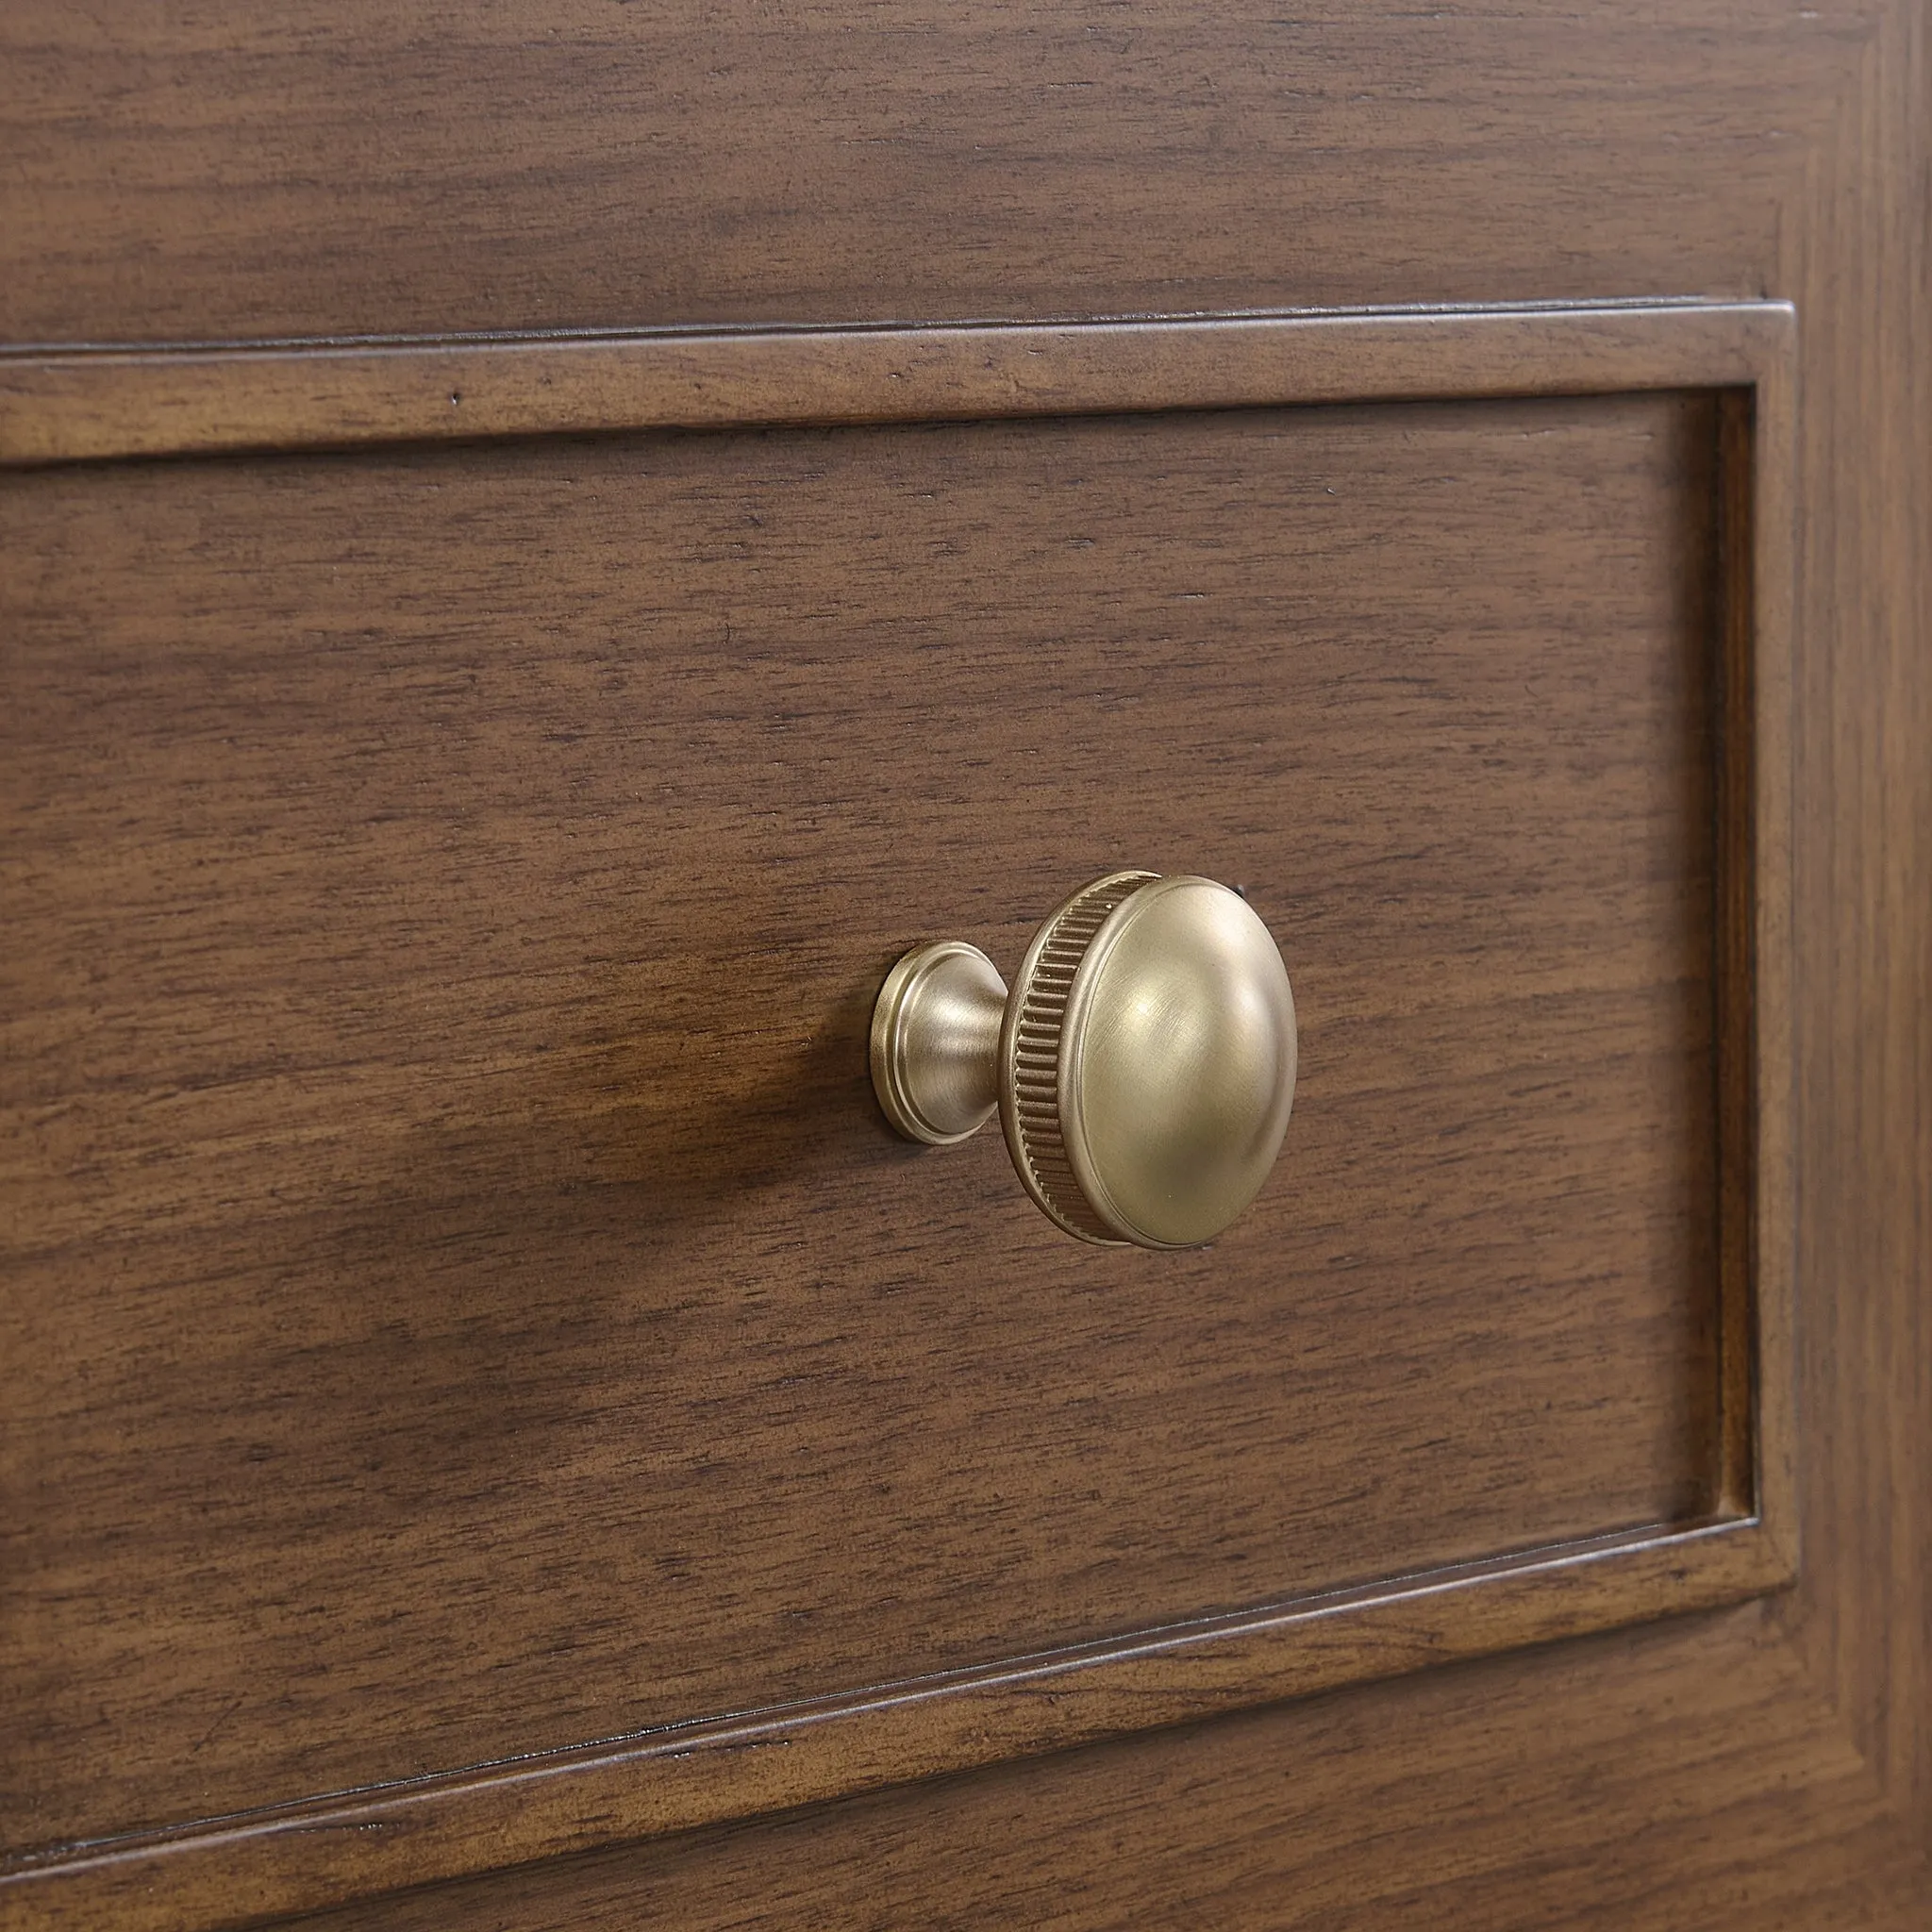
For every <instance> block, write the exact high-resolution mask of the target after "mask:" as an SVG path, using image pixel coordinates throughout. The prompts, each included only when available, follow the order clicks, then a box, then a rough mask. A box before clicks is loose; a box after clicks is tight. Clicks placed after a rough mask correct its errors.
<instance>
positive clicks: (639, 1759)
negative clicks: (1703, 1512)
mask: <svg viewBox="0 0 1932 1932" xmlns="http://www.w3.org/2000/svg"><path fill="white" fill-rule="evenodd" d="M1788 1580H1789V1575H1788V1573H1787V1572H1786V1570H1785V1569H1784V1567H1783V1563H1782V1558H1781V1556H1780V1553H1779V1552H1778V1550H1777V1549H1776V1547H1775V1545H1774V1543H1773V1541H1771V1539H1769V1538H1768V1537H1767V1536H1766V1535H1765V1534H1764V1532H1763V1531H1762V1529H1761V1528H1760V1527H1759V1526H1758V1525H1757V1524H1754V1523H1749V1522H1731V1523H1724V1524H1712V1525H1708V1526H1707V1527H1704V1528H1701V1529H1689V1530H1681V1531H1679V1532H1677V1533H1675V1534H1673V1535H1669V1536H1639V1537H1622V1538H1606V1539H1603V1540H1602V1541H1600V1542H1598V1543H1596V1544H1591V1545H1582V1546H1578V1547H1575V1548H1573V1549H1568V1550H1564V1551H1561V1552H1557V1553H1552V1554H1551V1555H1549V1556H1548V1557H1545V1558H1543V1559H1542V1560H1535V1559H1530V1560H1524V1559H1509V1558H1505V1559H1502V1560H1501V1561H1498V1562H1495V1563H1491V1564H1484V1565H1472V1566H1468V1567H1466V1568H1464V1569H1462V1570H1458V1571H1447V1572H1443V1573H1441V1574H1432V1575H1423V1576H1418V1577H1413V1578H1408V1579H1405V1580H1404V1581H1403V1582H1402V1583H1400V1584H1396V1585H1392V1586H1387V1587H1383V1588H1378V1589H1371V1590H1366V1591H1338V1592H1336V1593H1334V1594H1333V1595H1332V1596H1330V1597H1327V1598H1311V1599H1309V1600H1307V1601H1306V1602H1304V1603H1300V1604H1294V1605H1287V1606H1283V1607H1281V1608H1280V1609H1278V1610H1276V1611H1274V1612H1272V1613H1271V1612H1265V1611H1264V1612H1257V1613H1251V1614H1249V1615H1247V1616H1244V1617H1241V1618H1224V1619H1207V1620H1203V1621H1202V1622H1200V1623H1198V1624H1192V1625H1190V1626H1185V1627H1179V1628H1176V1629H1173V1630H1156V1631H1149V1632H1147V1633H1145V1634H1144V1636H1143V1637H1142V1638H1141V1641H1139V1642H1137V1643H1134V1644H1122V1643H1113V1644H1108V1645H1096V1646H1093V1647H1091V1649H1086V1650H1081V1649H1069V1650H1067V1651H1063V1652H1058V1653H1056V1654H1054V1655H1053V1656H1051V1657H1044V1658H1041V1659H1033V1660H1028V1659H1023V1660H1020V1661H1017V1662H1015V1663H1014V1664H1011V1665H1008V1666H1002V1667H996V1668H994V1669H991V1670H985V1671H978V1672H971V1673H963V1672H962V1673H958V1674H938V1675H935V1676H933V1677H928V1678H924V1679H919V1680H913V1681H908V1682H906V1683H901V1684H885V1685H879V1686H877V1687H874V1689H873V1690H872V1691H869V1692H866V1693H863V1694H855V1695H850V1696H846V1697H841V1698H834V1699H824V1700H821V1701H818V1702H815V1703H804V1704H800V1705H797V1706H792V1707H785V1708H780V1709H774V1710H767V1711H753V1712H748V1713H745V1714H743V1715H741V1716H738V1717H733V1718H726V1719H718V1720H714V1721H711V1722H708V1723H700V1724H690V1725H682V1726H678V1727H675V1728H673V1729H668V1730H664V1731H659V1732H657V1733H652V1734H645V1735H643V1736H641V1737H637V1738H634V1739H628V1740H611V1741H609V1742H608V1743H606V1744H603V1745H599V1746H594V1747H590V1748H587V1749H585V1750H582V1751H577V1752H558V1753H549V1754H538V1755H535V1756H533V1757H529V1758H527V1759H521V1760H519V1761H517V1762H516V1763H514V1764H508V1765H504V1766H500V1767H491V1766H485V1767H479V1768H478V1769H477V1770H476V1771H475V1772H473V1773H471V1774H466V1775H456V1776H451V1777H445V1778H435V1779H421V1780H416V1781H413V1782H411V1783H409V1784H406V1785H399V1786H396V1787H394V1788H391V1789H389V1790H376V1791H372V1792H368V1793H366V1794H358V1793H347V1794H342V1795H337V1796H331V1797H327V1798H324V1799H320V1800H317V1801H315V1802H312V1803H309V1804H307V1805H298V1806H289V1807H275V1808H274V1809H272V1810H267V1811H264V1812H261V1813H259V1814H257V1815H253V1816H244V1817H239V1818H230V1819H213V1820H209V1821H207V1822H206V1823H203V1824H196V1825H193V1826H191V1827H189V1828H186V1829H183V1830H178V1831H175V1832H169V1833H157V1834H150V1835H144V1836H140V1837H130V1838H127V1839H123V1840H115V1841H111V1842H108V1843H105V1844H99V1845H83V1846H78V1847H75V1848H73V1849H72V1850H70V1851H65V1852H63V1853H61V1854H59V1855H58V1856H57V1857H49V1858H46V1859H28V1860H23V1861H20V1862H19V1863H17V1864H16V1865H15V1867H14V1868H13V1870H12V1872H11V1873H10V1874H8V1876H6V1877H4V1878H0V1926H4V1927H6V1928H7V1932H13V1928H15V1927H19V1928H21V1932H25V1928H28V1927H32V1926H44V1925H50V1924H52V1925H67V1924H75V1925H78V1924H101V1923H111V1924H114V1925H116V1926H118V1927H123V1928H125V1932H148V1928H154V1932H163V1928H166V1927H169V1926H175V1925H183V1924H194V1925H203V1926H209V1927H217V1926H235V1925H244V1924H250V1923H252V1922H254V1921H256V1920H258V1919H261V1918H267V1917H278V1916H283V1915H286V1914H289V1913H291V1912H297V1911H301V1910H303V1909H305V1908H310V1907H314V1906H315V1905H316V1904H317V1903H319V1902H335V1901H340V1900H342V1899H352V1898H358V1897H370V1896H380V1895H382V1894H384V1893H387V1892H394V1891H398V1890H405V1889H408V1888H412V1887H417V1886H423V1885H425V1884H433V1883H434V1882H435V1881H437V1880H441V1879H452V1878H464V1877H469V1876H473V1875H475V1874H478V1873H486V1872H492V1871H498V1870H502V1869H504V1868H508V1867H514V1866H517V1865H528V1864H536V1863H540V1862H541V1861H543V1860H545V1859H553V1858H558V1857H567V1856H568V1855H570V1854H573V1853H580V1852H585V1851H591V1850H596V1849H598V1848H601V1847H605V1846H608V1845H611V1844H621V1843H624V1842H625V1841H627V1840H640V1839H647V1838H657V1837H663V1836H666V1835H670V1834H675V1833H677V1832H680V1831H684V1830H688V1829H690V1828H691V1827H692V1826H695V1825H703V1824H714V1823H716V1822H718V1821H720V1820H725V1819H739V1818H747V1817H754V1816H757V1815H758V1814H760V1813H765V1812H777V1811H784V1810H787V1809H791V1808H794V1807H798V1806H801V1805H808V1804H810V1803H812V1802H814V1801H820V1800H824V1799H827V1798H841V1799H843V1798H850V1797H851V1796H853V1795H854V1794H855V1793H860V1792H865V1791H871V1790H878V1789H880V1788H882V1787H887V1786H891V1785H903V1784H908V1783H913V1782H915V1781H917V1780H919V1779H921V1778H926V1777H931V1776H932V1775H934V1774H939V1773H957V1772H960V1771H964V1770H970V1769H972V1768H974V1767H977V1766H982V1765H989V1764H996V1763H1000V1762H1002V1761H1010V1760H1013V1759H1018V1758H1024V1757H1037V1756H1040V1755H1041V1754H1043V1753H1047V1752H1056V1751H1064V1750H1066V1749H1068V1748H1069V1747H1071V1746H1075V1745H1079V1744H1082V1743H1088V1742H1091V1741H1092V1740H1099V1739H1105V1738H1110V1737H1116V1736H1118V1735H1120V1734H1121V1733H1123V1732H1127V1731H1135V1730H1145V1729H1148V1728H1151V1727H1156V1726H1160V1725H1164V1724H1177V1723H1181V1722H1184V1721H1186V1720H1190V1719H1199V1718H1202V1717H1208V1716H1215V1715H1218V1714H1221V1713H1224V1712H1226V1711H1232V1710H1242V1709H1246V1708H1249V1707H1253V1706H1254V1705H1256V1704H1258V1703H1265V1702H1269V1701H1272V1700H1274V1699H1277V1698H1289V1697H1306V1696H1308V1695H1310V1694H1311V1693H1313V1692H1316V1691H1324V1690H1328V1689H1331V1688H1332V1687H1333V1686H1335V1685H1337V1684H1345V1683H1351V1682H1359V1681H1360V1680H1361V1679H1362V1678H1363V1677H1364V1676H1365V1675H1369V1676H1374V1677H1376V1678H1384V1677H1400V1676H1404V1675H1407V1674H1409V1673H1411V1672H1415V1671H1421V1670H1425V1669H1436V1668H1440V1667H1441V1666H1443V1665H1445V1664H1449V1663H1455V1662H1459V1661H1462V1660H1464V1659H1467V1658H1470V1657H1485V1656H1488V1655H1491V1654H1492V1653H1494V1652H1497V1651H1503V1650H1515V1649H1521V1648H1524V1647H1525V1646H1529V1645H1534V1644H1539V1643H1549V1642H1553V1641H1558V1640H1561V1639H1563V1638H1575V1637H1578V1636H1581V1635H1584V1634H1586V1633H1589V1632H1591V1631H1597V1630H1602V1629H1606V1628H1612V1627H1615V1626H1617V1625H1619V1624H1627V1623H1633V1622H1641V1621H1643V1620H1644V1619H1646V1618H1650V1617H1657V1616H1661V1615H1665V1614H1669V1613H1672V1612H1676V1613H1682V1612H1684V1611H1687V1610H1694V1609H1699V1608H1705V1607H1710V1606H1712V1605H1720V1604H1725V1603H1731V1602H1735V1601H1737V1600H1738V1599H1740V1598H1742V1597H1749V1596H1754V1595H1757V1594H1760V1593H1762V1592H1763V1591H1768V1590H1770V1589H1773V1588H1774V1587H1775V1586H1777V1585H1778V1584H1780V1583H1783V1582H1786V1581H1788ZM1365 1666H1366V1668H1365ZM539 1890H540V1892H541V1891H542V1890H548V1888H542V1887H540V1888H539Z"/></svg>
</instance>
